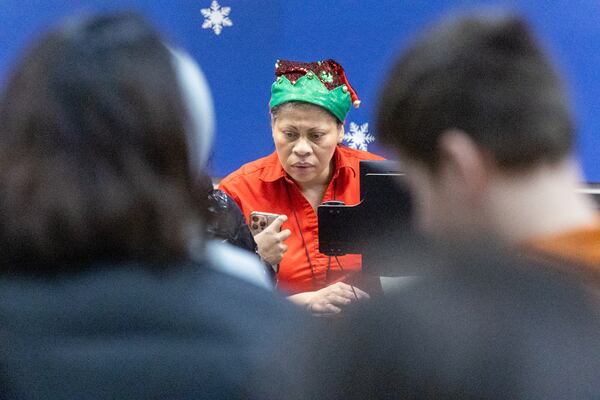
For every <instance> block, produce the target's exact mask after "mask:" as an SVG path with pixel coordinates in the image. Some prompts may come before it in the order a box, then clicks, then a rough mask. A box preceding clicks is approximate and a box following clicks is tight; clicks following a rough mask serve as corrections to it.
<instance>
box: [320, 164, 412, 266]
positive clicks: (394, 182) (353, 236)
mask: <svg viewBox="0 0 600 400" xmlns="http://www.w3.org/2000/svg"><path fill="white" fill-rule="evenodd" d="M402 181H403V173H402V172H401V169H400V165H399V164H398V163H397V162H395V161H389V160H385V161H361V162H360V198H361V200H360V202H359V203H358V204H343V203H340V202H329V203H325V204H323V205H321V206H319V207H318V209H317V214H318V217H319V251H320V252H321V253H323V254H326V255H330V256H339V255H344V254H362V255H363V270H365V271H366V272H372V273H377V272H376V271H374V270H373V268H372V267H373V266H374V265H376V264H377V262H376V261H375V259H376V258H377V254H373V253H372V252H371V251H372V250H371V249H373V248H374V247H376V246H374V244H376V243H378V242H382V241H385V240H388V239H389V238H390V237H392V236H393V235H396V234H397V233H398V232H399V231H407V230H411V229H412V228H411V224H410V220H411V214H412V202H411V198H410V194H409V192H408V189H407V188H406V187H405V185H404V184H403V182H402ZM369 266H370V267H369Z"/></svg>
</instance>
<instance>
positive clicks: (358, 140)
mask: <svg viewBox="0 0 600 400" xmlns="http://www.w3.org/2000/svg"><path fill="white" fill-rule="evenodd" d="M344 141H345V142H346V144H347V145H348V147H350V148H353V149H358V150H364V151H366V150H367V148H368V147H369V143H373V142H374V141H375V136H373V135H371V134H370V133H369V123H368V122H367V123H364V124H361V125H360V126H358V124H355V123H354V122H350V129H349V130H348V132H346V133H345V134H344Z"/></svg>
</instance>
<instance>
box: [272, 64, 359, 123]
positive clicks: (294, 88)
mask: <svg viewBox="0 0 600 400" xmlns="http://www.w3.org/2000/svg"><path fill="white" fill-rule="evenodd" d="M289 101H303V102H306V103H311V104H315V105H317V106H321V107H323V108H325V109H326V110H328V111H329V112H331V113H332V114H333V115H335V117H336V118H337V119H338V120H340V121H344V119H346V115H347V114H348V111H350V107H351V106H352V100H351V98H350V93H348V89H347V88H346V87H345V85H342V86H338V87H336V88H334V89H332V90H329V89H328V88H327V87H326V86H325V84H323V82H321V80H320V79H318V78H317V77H316V75H315V73H314V72H312V71H309V72H308V73H307V74H306V75H304V76H302V77H300V78H299V79H298V80H297V81H296V82H295V83H292V82H291V81H290V80H289V79H288V78H287V77H286V76H283V75H282V76H279V77H278V78H277V79H276V80H275V82H273V85H271V101H270V102H269V107H270V108H271V109H273V108H274V107H276V106H278V105H280V104H283V103H287V102H289Z"/></svg>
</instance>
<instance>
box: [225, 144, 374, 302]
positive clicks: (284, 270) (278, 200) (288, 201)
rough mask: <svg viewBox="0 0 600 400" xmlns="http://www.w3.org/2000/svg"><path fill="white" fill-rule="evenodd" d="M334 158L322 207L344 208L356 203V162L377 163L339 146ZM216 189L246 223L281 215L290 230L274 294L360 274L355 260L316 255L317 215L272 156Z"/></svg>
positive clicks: (353, 256)
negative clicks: (255, 214)
mask: <svg viewBox="0 0 600 400" xmlns="http://www.w3.org/2000/svg"><path fill="white" fill-rule="evenodd" d="M334 158H335V171H334V174H333V177H332V179H331V182H330V183H329V185H328V186H327V190H326V191H325V196H324V197H323V202H325V201H329V200H340V201H343V202H344V203H345V204H347V205H354V204H357V203H358V202H359V201H360V182H359V161H360V160H382V158H381V157H379V156H376V155H374V154H371V153H368V152H366V151H360V150H353V149H350V148H347V147H344V146H338V147H337V148H336V150H335V153H334ZM219 188H220V189H221V190H223V191H225V192H227V193H228V194H229V195H230V196H231V197H232V198H233V199H234V200H235V201H236V202H237V203H238V205H239V206H240V208H241V209H242V212H243V213H244V216H245V217H246V220H247V221H249V219H250V218H249V217H250V213H251V212H252V211H263V212H270V213H274V214H285V215H287V217H288V220H287V222H285V223H284V224H283V227H282V229H290V231H291V232H292V234H291V236H290V237H289V238H288V239H287V240H286V241H285V243H286V244H287V245H288V251H287V252H286V253H285V254H284V256H283V260H282V261H281V263H280V265H279V273H278V276H277V278H278V283H277V286H278V288H279V289H281V290H283V291H286V292H288V293H290V294H294V293H300V292H307V291H314V290H318V289H321V288H323V287H325V286H328V285H329V284H331V283H334V282H336V281H340V280H341V281H348V280H349V279H351V278H352V277H351V275H353V274H356V272H357V271H360V269H361V256H360V255H356V254H349V255H345V256H341V257H338V259H337V260H336V259H335V258H334V257H328V256H326V255H324V254H322V253H320V252H319V228H318V220H317V213H316V211H315V210H314V209H313V208H312V206H311V205H310V203H309V202H308V200H306V198H305V197H304V195H303V194H302V192H301V190H300V187H299V186H298V185H297V184H296V182H294V180H292V179H291V178H290V177H289V175H288V174H287V173H286V172H285V170H284V169H283V167H282V166H281V163H280V162H279V159H278V158H277V153H272V154H271V155H269V156H267V157H263V158H261V159H258V160H256V161H253V162H250V163H248V164H245V165H244V166H242V167H241V168H240V169H238V170H237V171H235V172H233V173H232V174H230V175H229V176H227V177H226V178H225V179H223V180H222V181H221V184H220V186H219ZM307 254H308V255H307ZM311 265H312V269H311Z"/></svg>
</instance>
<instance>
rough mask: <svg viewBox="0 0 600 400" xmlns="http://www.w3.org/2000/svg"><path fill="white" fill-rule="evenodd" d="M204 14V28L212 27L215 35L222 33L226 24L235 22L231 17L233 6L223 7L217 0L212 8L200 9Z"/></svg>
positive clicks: (214, 0) (230, 24) (212, 4)
mask: <svg viewBox="0 0 600 400" xmlns="http://www.w3.org/2000/svg"><path fill="white" fill-rule="evenodd" d="M200 12H201V13H202V16H204V23H203V24H202V28H204V29H212V30H213V32H214V33H215V35H220V34H221V31H222V30H223V27H224V26H232V25H233V22H232V21H231V19H229V13H230V12H231V7H221V5H220V4H219V3H218V2H217V0H213V2H212V3H211V4H210V8H203V9H201V10H200Z"/></svg>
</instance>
